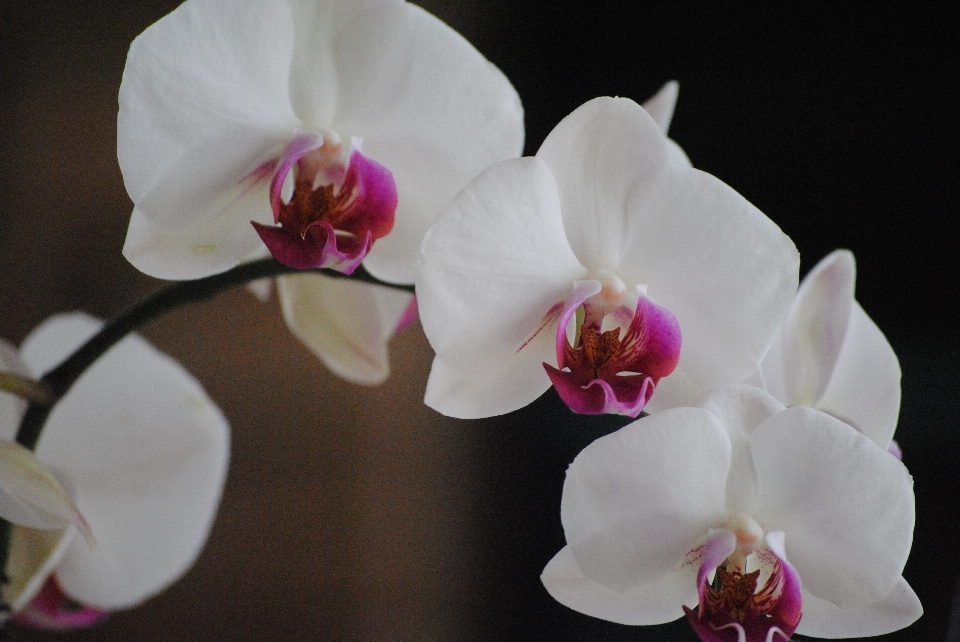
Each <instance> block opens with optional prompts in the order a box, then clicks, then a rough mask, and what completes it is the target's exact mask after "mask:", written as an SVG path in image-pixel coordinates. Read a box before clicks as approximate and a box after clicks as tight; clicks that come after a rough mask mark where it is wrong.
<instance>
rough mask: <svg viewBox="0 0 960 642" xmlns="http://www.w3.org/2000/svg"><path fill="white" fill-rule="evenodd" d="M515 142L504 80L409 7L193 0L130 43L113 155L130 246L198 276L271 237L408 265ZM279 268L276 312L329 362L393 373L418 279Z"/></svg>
mask: <svg viewBox="0 0 960 642" xmlns="http://www.w3.org/2000/svg"><path fill="white" fill-rule="evenodd" d="M361 143H362V144H361ZM522 148H523V110H522V108H521V106H520V101H519V98H518V97H517V94H516V92H515V91H514V89H513V87H512V86H511V85H510V83H509V82H508V81H507V79H506V78H505V77H504V76H503V74H502V73H500V71H499V70H498V69H497V68H496V67H494V66H493V65H492V64H491V63H489V62H488V61H487V60H486V59H485V58H483V56H481V55H480V54H479V53H478V52H477V51H476V50H475V49H474V48H473V47H472V46H471V45H470V44H469V43H468V42H467V41H466V40H464V39H463V38H462V37H461V36H460V35H459V34H457V33H456V32H454V31H453V30H452V29H450V28H449V27H447V26H446V25H444V24H443V23H442V22H440V21H439V20H437V19H436V18H434V17H433V16H431V15H430V14H428V13H426V12H425V11H423V10H422V9H420V8H419V7H416V6H414V5H411V4H407V3H405V2H402V1H400V0H362V1H361V0H339V1H338V0H327V1H321V0H317V1H308V0H304V1H295V0H290V1H289V2H280V1H272V2H261V1H256V0H244V1H241V0H237V1H234V2H221V1H220V0H188V1H187V2H185V3H184V4H183V5H181V6H180V7H179V8H178V9H176V10H175V11H174V12H173V13H171V14H170V15H168V16H166V17H165V18H163V19H161V20H160V21H159V22H157V23H156V24H154V25H153V26H151V27H150V28H148V29H147V30H146V31H145V32H144V33H143V34H141V35H140V36H139V37H138V38H137V39H136V40H135V41H134V43H133V45H132V46H131V48H130V54H129V56H128V59H127V66H126V69H125V71H124V76H123V83H122V85H121V88H120V113H119V117H118V155H119V158H120V166H121V170H122V171H123V177H124V182H125V184H126V187H127V191H128V193H129V194H130V197H131V199H132V200H133V202H134V204H135V207H134V211H133V215H132V217H131V221H130V227H129V230H128V233H127V240H126V243H125V245H124V255H125V256H126V257H127V259H128V260H129V261H130V262H131V263H133V265H134V266H136V267H137V268H138V269H140V270H141V271H143V272H145V273H147V274H150V275H152V276H156V277H160V278H167V279H192V278H198V277H202V276H206V275H209V274H214V273H217V272H222V271H225V270H228V269H230V268H231V267H233V266H235V265H236V264H237V263H239V262H241V261H244V260H247V259H249V258H252V257H256V256H260V255H262V254H263V253H264V246H265V245H266V247H267V248H269V249H270V251H271V252H272V253H273V254H274V256H275V257H276V258H277V259H278V260H280V261H281V262H283V263H286V264H288V265H291V266H294V267H311V266H328V267H334V268H336V269H339V270H341V271H344V272H350V271H352V270H353V269H355V268H356V266H357V265H358V264H359V263H360V262H361V261H363V265H364V266H365V267H366V268H367V270H369V271H370V272H371V273H372V274H373V275H374V276H376V277H378V278H380V279H381V280H384V281H388V282H391V283H407V284H409V283H413V281H414V276H415V273H416V254H417V250H418V248H419V244H420V241H421V239H422V237H423V234H424V233H425V231H426V230H427V228H428V227H429V225H430V224H431V223H432V221H433V220H434V218H435V217H436V215H437V213H438V212H439V211H440V208H441V206H442V205H443V204H444V203H445V202H446V201H447V200H449V199H450V198H451V197H452V196H453V195H454V194H455V193H456V192H457V191H458V190H460V189H461V188H462V187H463V186H464V185H466V184H467V183H468V182H469V181H470V180H471V179H472V178H473V177H474V176H476V175H477V174H478V173H479V172H480V171H481V170H482V169H483V168H485V167H486V166H488V165H489V164H491V163H493V162H496V161H500V160H503V159H506V158H512V157H515V156H517V155H519V154H520V152H521V150H522ZM394 210H395V214H394ZM251 222H253V223H254V224H255V226H251ZM278 224H279V226H278ZM255 227H256V229H255ZM258 232H259V234H258ZM278 287H279V290H280V299H281V301H282V303H283V310H284V317H285V319H286V321H287V324H288V325H289V326H290V327H291V328H292V329H293V330H294V332H295V333H296V335H297V336H298V337H299V338H300V339H302V340H303V341H305V342H306V343H307V344H308V345H309V347H310V348H311V349H312V350H313V351H314V352H316V353H317V354H318V355H320V357H321V358H322V359H323V360H324V362H325V363H326V364H327V365H328V366H329V367H330V368H331V369H333V370H334V371H335V372H337V373H338V374H340V375H341V376H345V377H346V378H348V379H351V380H354V381H357V382H361V383H377V382H379V381H382V380H383V379H384V378H385V377H386V376H387V368H388V366H387V360H386V347H385V346H386V342H387V340H388V339H389V337H390V335H391V334H392V332H393V330H394V328H395V326H396V324H397V321H398V319H399V318H400V317H401V316H402V314H403V311H404V310H407V309H410V310H413V309H414V308H410V305H409V304H410V300H411V295H409V294H407V293H400V294H399V295H398V296H397V297H392V296H390V295H386V296H380V295H379V294H376V293H374V291H373V290H371V286H363V285H358V284H338V285H333V284H332V279H328V278H323V277H319V276H315V275H309V276H308V275H297V276H290V277H284V278H281V279H279V280H278ZM399 300H402V301H403V304H402V305H401V304H400V303H399ZM385 301H386V302H385ZM398 308H399V310H400V312H397V309H398ZM371 309H376V310H378V314H377V318H375V319H364V317H365V316H369V314H370V310H371Z"/></svg>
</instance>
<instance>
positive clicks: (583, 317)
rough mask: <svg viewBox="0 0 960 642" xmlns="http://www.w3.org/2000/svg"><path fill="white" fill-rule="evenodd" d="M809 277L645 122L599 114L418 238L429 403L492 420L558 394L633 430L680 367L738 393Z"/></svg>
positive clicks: (617, 112)
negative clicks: (627, 422)
mask: <svg viewBox="0 0 960 642" xmlns="http://www.w3.org/2000/svg"><path fill="white" fill-rule="evenodd" d="M674 90H675V87H674ZM653 111H654V112H659V113H660V114H661V118H660V122H661V123H663V122H664V119H663V118H662V114H663V110H659V109H654V110H653ZM667 113H669V111H668V112H667ZM666 120H667V122H668V121H669V118H667V119H666ZM664 126H665V124H664ZM798 268H799V259H798V255H797V251H796V249H795V247H794V245H793V243H792V242H791V241H790V239H789V238H787V237H786V235H784V234H783V233H782V232H781V231H780V229H779V228H778V227H777V226H776V225H774V224H773V223H772V222H771V221H770V220H769V219H767V218H766V217H765V216H764V215H763V214H762V213H761V212H760V211H759V210H757V209H756V208H755V207H753V206H752V205H751V204H750V203H749V202H747V201H746V200H745V199H744V198H743V197H742V196H740V195H739V194H737V193H736V192H735V191H734V190H733V189H731V188H730V187H728V186H727V185H725V184H724V183H722V182H721V181H719V180H717V179H716V178H714V177H713V176H710V175H709V174H706V173H704V172H701V171H699V170H696V169H693V168H692V167H690V166H689V161H687V160H686V157H685V156H684V155H683V152H682V150H680V149H679V147H677V146H676V145H675V144H672V143H671V142H670V141H668V139H667V138H666V136H665V135H664V133H663V131H662V130H661V128H660V127H659V126H658V124H657V122H655V121H654V119H653V118H652V117H651V116H650V115H649V114H648V113H647V111H645V110H644V109H643V108H641V107H640V106H639V105H637V104H636V103H634V102H633V101H630V100H627V99H621V98H598V99H595V100H592V101H590V102H588V103H586V104H585V105H583V106H582V107H580V108H579V109H577V110H576V111H574V112H573V113H572V114H570V115H569V116H568V117H567V118H565V119H564V120H563V121H562V122H561V123H560V124H559V125H558V126H557V127H556V128H555V129H554V130H553V132H551V133H550V135H549V136H548V137H547V139H546V140H545V141H544V143H543V145H542V146H541V148H540V150H539V151H538V152H537V155H536V156H535V157H533V158H522V159H515V160H509V161H505V162H502V163H498V164H496V165H493V166H492V167H490V168H489V169H487V170H486V171H484V173H483V174H481V175H480V176H478V177H477V178H476V179H475V180H474V181H473V182H472V183H471V184H470V185H469V186H468V187H466V188H465V189H464V190H463V191H462V192H461V193H460V194H459V195H457V196H456V198H454V199H453V200H452V201H451V202H450V203H449V204H448V205H447V206H446V207H445V208H444V212H443V214H442V215H441V217H440V218H439V219H438V221H437V222H436V223H435V224H434V226H433V227H432V228H431V230H430V231H429V233H428V234H427V236H426V238H425V239H424V242H423V245H422V248H421V255H420V273H419V279H418V281H417V297H418V299H419V303H420V317H421V321H422V323H423V327H424V330H425V331H426V334H427V337H428V339H429V340H430V343H431V345H432V346H433V348H434V350H435V351H436V353H437V356H436V359H435V361H434V364H433V369H432V371H431V373H430V380H429V383H428V386H427V394H426V402H427V404H428V405H430V406H432V407H433V408H435V409H437V410H439V411H440V412H442V413H444V414H447V415H452V416H455V417H462V418H476V417H484V416H490V415H496V414H502V413H506V412H510V411H512V410H516V409H518V408H521V407H523V406H525V405H527V404H529V403H531V402H532V401H533V400H534V399H536V398H537V397H538V396H540V395H541V394H542V393H543V392H544V391H546V390H547V389H548V388H549V387H550V385H551V384H552V385H553V386H555V387H556V389H557V392H558V393H559V394H560V396H561V397H562V398H563V399H564V401H565V402H566V403H567V404H568V405H569V406H570V407H571V408H573V409H574V410H576V411H578V412H583V413H600V412H603V413H608V412H613V413H620V414H626V415H630V416H636V415H637V414H638V413H639V412H640V411H641V410H642V409H643V407H644V405H645V404H646V403H647V402H648V401H649V399H650V397H651V395H652V393H653V391H654V388H655V387H656V386H657V385H661V384H666V383H667V382H669V377H668V376H667V375H669V374H670V373H671V372H672V371H673V370H674V368H676V369H677V370H680V371H683V373H684V376H685V377H689V378H692V379H694V380H696V381H699V382H701V383H702V384H703V385H706V386H709V387H716V386H721V385H725V384H727V383H729V382H731V381H739V380H741V379H743V378H744V377H746V376H747V375H748V374H749V373H750V372H752V371H754V370H756V368H757V367H758V365H759V363H760V361H761V359H762V358H763V355H764V353H765V352H766V351H767V349H768V348H769V346H770V343H771V342H772V341H773V339H774V336H775V334H776V332H777V329H778V327H779V325H780V323H781V322H782V319H783V318H784V316H785V315H786V312H787V309H788V308H789V305H790V301H791V299H792V297H793V294H794V292H795V289H796V284H797V280H798ZM681 335H682V350H681ZM664 377H666V378H665V379H664ZM661 379H663V381H662V382H661Z"/></svg>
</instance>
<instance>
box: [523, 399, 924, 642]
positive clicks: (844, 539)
mask: <svg viewBox="0 0 960 642" xmlns="http://www.w3.org/2000/svg"><path fill="white" fill-rule="evenodd" d="M912 483H913V482H912V479H911V478H910V475H909V474H908V473H907V471H906V469H905V468H904V466H903V464H901V463H900V462H899V461H897V460H896V459H894V458H893V457H890V456H888V455H887V453H886V452H885V451H884V450H883V449H881V448H879V447H877V445H876V444H874V443H873V442H872V441H870V440H869V439H867V438H866V437H864V436H863V435H861V434H860V433H858V432H857V431H855V430H854V429H853V428H851V427H850V426H848V425H846V424H844V423H843V422H841V421H839V420H837V419H835V418H833V417H831V416H829V415H827V414H825V413H822V412H819V411H817V410H814V409H812V408H808V407H803V406H798V407H794V408H789V409H786V408H784V406H783V404H781V403H780V402H779V401H777V400H776V399H774V398H773V397H772V396H770V395H768V394H766V393H765V392H763V391H761V390H759V389H756V388H749V387H746V386H733V387H730V388H727V389H724V390H722V391H718V392H715V393H713V394H712V395H711V396H710V397H708V398H707V399H706V400H704V401H703V404H702V407H699V408H692V407H691V408H674V409H670V410H664V411H661V412H658V413H654V414H652V415H650V416H648V417H644V418H643V419H640V420H638V421H636V422H634V423H633V424H630V425H629V426H627V427H625V428H623V429H621V430H620V431H618V432H616V433H613V434H611V435H608V436H606V437H601V438H600V439H598V440H596V441H595V442H593V443H592V444H591V445H589V446H588V447H587V448H586V449H584V450H583V451H582V452H581V453H580V454H579V455H578V456H577V458H576V459H575V460H574V462H573V463H572V464H571V466H570V468H569V469H568V471H567V477H566V481H565V482H564V487H563V499H562V504H561V519H562V522H563V529H564V533H565V535H566V539H567V545H566V547H565V548H564V549H563V550H561V551H560V552H559V553H558V554H557V555H556V556H555V557H554V558H553V560H551V561H550V563H549V564H548V565H547V567H546V568H545V569H544V572H543V576H542V580H543V583H544V585H545V586H546V588H547V590H548V591H549V592H550V594H551V595H552V596H553V597H554V598H556V599H557V600H559V601H560V602H561V603H563V604H565V605H566V606H568V607H570V608H572V609H574V610H577V611H580V612H582V613H586V614H588V615H592V616H594V617H599V618H603V619H606V620H611V621H614V622H620V623H623V624H659V623H664V622H669V621H672V620H675V619H677V618H679V617H680V616H681V615H683V613H684V612H685V613H686V615H687V619H688V620H689V621H690V623H691V625H692V626H693V628H694V630H695V631H696V632H697V634H698V635H699V636H700V638H701V639H702V640H704V641H705V642H721V641H723V642H785V641H786V640H789V639H790V636H791V635H792V634H793V633H794V632H797V633H800V634H805V635H810V636H814V637H827V638H842V637H860V636H870V635H880V634H884V633H887V632H890V631H894V630H897V629H900V628H903V627H905V626H907V625H909V624H910V623H911V622H913V621H914V620H916V619H917V618H918V617H919V616H920V614H921V613H922V609H921V607H920V604H919V601H918V600H917V598H916V595H915V594H914V593H913V591H912V590H911V588H910V586H909V585H908V584H907V583H906V582H905V581H904V580H903V578H902V576H901V572H902V569H903V566H904V563H905V562H906V559H907V555H908V553H909V551H910V545H911V542H912V537H913V522H914V498H913V488H912ZM681 607H682V608H681Z"/></svg>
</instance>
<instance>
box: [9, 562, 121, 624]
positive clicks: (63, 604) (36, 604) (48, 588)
mask: <svg viewBox="0 0 960 642" xmlns="http://www.w3.org/2000/svg"><path fill="white" fill-rule="evenodd" d="M109 615H110V611H104V610H102V609H97V608H94V607H92V606H85V605H83V604H79V603H77V602H75V601H73V600H72V599H70V598H69V597H67V595H66V594H65V593H64V592H63V589H61V588H60V583H59V582H57V578H56V577H55V576H53V575H51V576H50V577H48V578H47V581H46V582H44V584H43V588H41V589H40V592H39V593H37V594H36V596H34V598H33V599H32V600H30V602H29V603H28V604H27V605H26V606H25V607H23V608H22V609H20V610H19V611H17V612H16V613H14V615H13V621H14V622H16V623H17V624H19V625H21V626H27V627H31V628H35V629H45V630H47V631H69V630H71V629H76V628H83V627H88V626H93V625H94V624H99V623H100V622H102V621H104V620H105V619H107V617H109Z"/></svg>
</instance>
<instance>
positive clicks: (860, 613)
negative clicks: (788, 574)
mask: <svg viewBox="0 0 960 642" xmlns="http://www.w3.org/2000/svg"><path fill="white" fill-rule="evenodd" d="M921 615H923V606H921V604H920V600H919V599H918V598H917V594H916V593H914V592H913V589H912V588H910V585H909V584H907V581H906V580H905V579H903V578H902V577H901V578H900V579H899V580H898V581H897V584H896V586H894V587H893V590H892V591H890V594H889V595H887V596H886V597H885V598H883V599H881V600H879V601H877V602H871V603H870V604H866V605H863V606H860V607H856V608H852V609H845V610H844V609H841V608H840V607H838V606H836V605H834V604H832V603H831V602H828V601H827V600H824V599H822V598H819V597H817V596H815V595H813V594H811V593H809V592H807V591H804V592H803V619H801V620H800V626H798V627H797V633H799V634H801V635H809V636H812V637H815V638H826V639H838V638H851V637H869V636H872V635H884V634H885V633H890V632H891V631H896V630H898V629H901V628H903V627H904V626H905V625H904V622H906V623H910V622H914V621H916V620H917V619H919V618H920V616H921Z"/></svg>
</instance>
